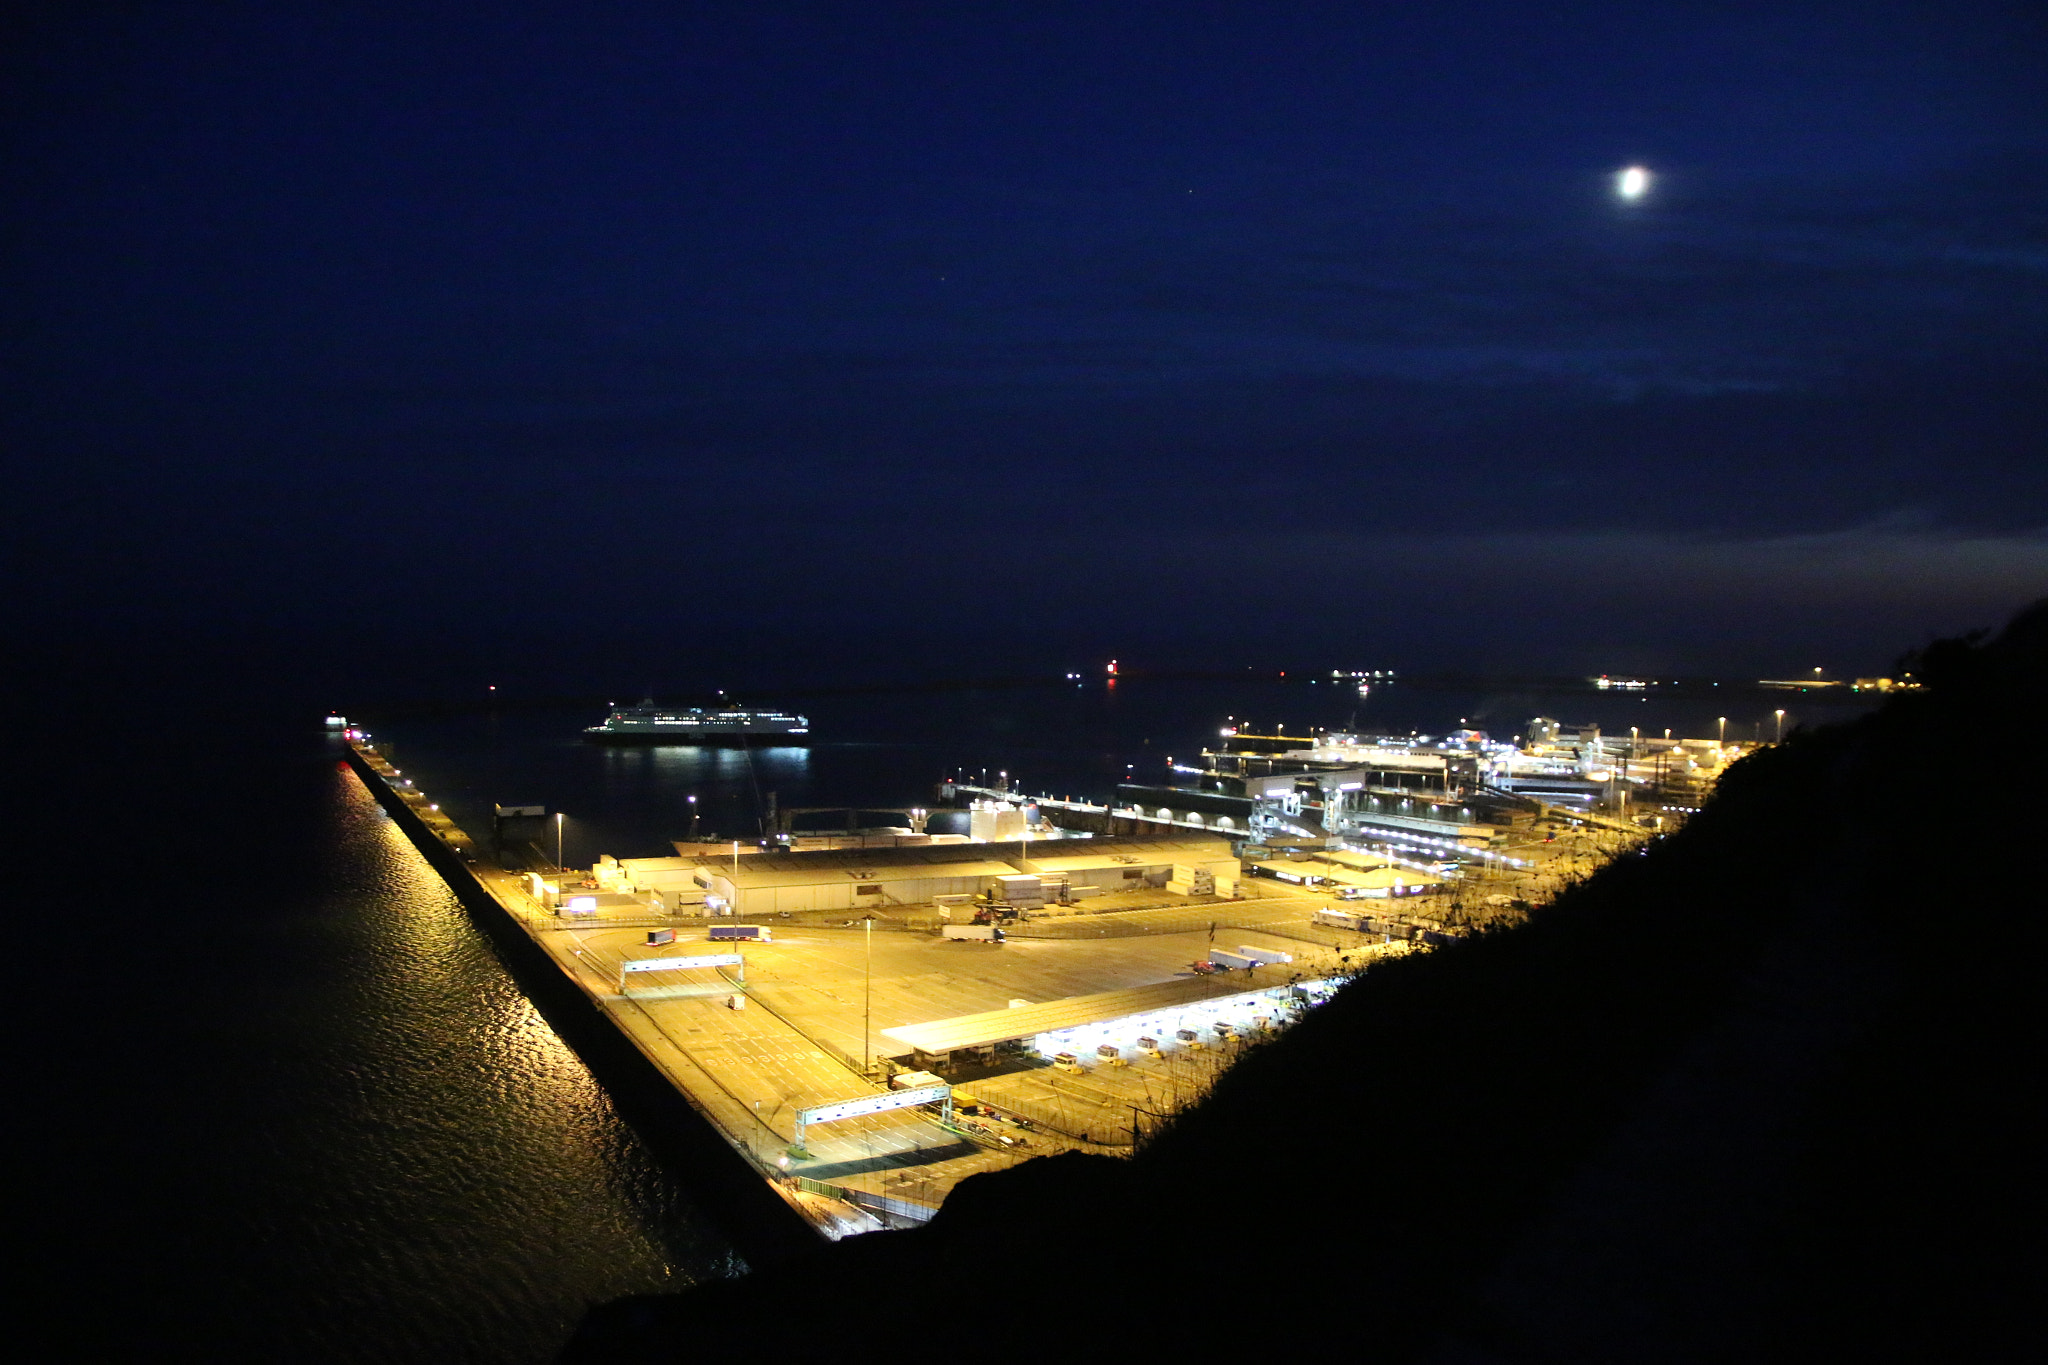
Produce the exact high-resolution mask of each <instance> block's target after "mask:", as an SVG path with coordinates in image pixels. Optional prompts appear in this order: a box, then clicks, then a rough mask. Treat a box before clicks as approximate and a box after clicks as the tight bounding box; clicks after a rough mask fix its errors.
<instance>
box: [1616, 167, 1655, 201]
mask: <svg viewBox="0 0 2048 1365" xmlns="http://www.w3.org/2000/svg"><path fill="white" fill-rule="evenodd" d="M1614 188H1615V191H1616V193H1618V194H1620V195H1621V197H1622V198H1624V199H1640V198H1642V197H1643V194H1644V192H1645V191H1647V190H1648V189H1649V188H1650V173H1649V172H1648V171H1646V170H1644V169H1643V168H1642V167H1641V166H1631V167H1629V168H1628V169H1627V170H1625V171H1623V172H1622V173H1621V174H1620V175H1617V176H1616V177H1615V178H1614Z"/></svg>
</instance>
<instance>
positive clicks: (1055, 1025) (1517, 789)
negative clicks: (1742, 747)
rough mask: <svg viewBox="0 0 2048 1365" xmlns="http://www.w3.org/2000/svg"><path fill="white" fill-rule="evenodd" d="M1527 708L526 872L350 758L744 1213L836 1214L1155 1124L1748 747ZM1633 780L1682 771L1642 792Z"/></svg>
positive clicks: (949, 792)
mask: <svg viewBox="0 0 2048 1365" xmlns="http://www.w3.org/2000/svg"><path fill="white" fill-rule="evenodd" d="M1531 730H1532V733H1531V734H1530V735H1529V736H1528V738H1527V741H1526V742H1524V743H1522V744H1520V745H1518V746H1515V747H1512V748H1510V747H1508V746H1491V747H1489V746H1488V745H1486V744H1485V742H1484V736H1476V737H1475V736H1474V735H1465V736H1462V737H1459V738H1457V739H1456V740H1455V742H1454V743H1452V744H1451V745H1449V746H1446V745H1445V744H1443V743H1437V744H1435V745H1434V746H1433V747H1431V746H1429V745H1426V744H1424V743H1421V742H1416V743H1408V742H1404V741H1391V740H1387V739H1385V737H1379V738H1375V739H1372V740H1364V739H1361V738H1359V737H1355V736H1348V735H1330V734H1318V735H1314V736H1288V735H1280V734H1276V735H1272V736H1261V735H1255V734H1251V733H1249V732H1240V731H1229V732H1226V734H1225V736H1224V737H1225V738H1226V739H1227V740H1229V741H1231V742H1230V743H1229V744H1227V745H1225V746H1224V747H1222V748H1220V749H1217V750H1213V751H1210V750H1205V751H1204V752H1203V756H1202V766H1201V768H1199V769H1194V768H1186V769H1184V771H1187V772H1190V773H1195V774H1198V775H1199V777H1200V779H1201V786H1200V787H1194V788H1189V789H1179V788H1147V787H1140V786H1131V785H1128V784H1127V785H1126V786H1125V787H1124V788H1121V789H1120V790H1119V793H1118V795H1117V796H1116V797H1115V798H1112V799H1111V800H1108V801H1106V802H1102V803H1099V804H1098V803H1091V802H1088V801H1085V800H1074V799H1071V798H1065V799H1061V798H1054V797H1050V796H1042V797H1026V796H1025V795H1023V794H1022V793H1019V792H1015V791H1011V790H1009V789H1008V788H1007V787H1004V786H998V787H979V786H972V785H969V784H966V783H964V782H961V783H951V784H947V785H946V786H945V787H944V788H942V790H941V793H940V795H941V798H942V799H946V800H953V801H963V802H970V803H972V815H973V821H972V825H973V828H974V830H975V832H976V833H975V836H973V837H969V836H960V835H927V834H925V833H923V831H922V828H921V826H920V827H919V828H916V829H915V830H914V831H912V832H908V833H904V832H898V833H897V834H892V835H889V836H888V837H879V836H874V837H869V836H860V835H857V834H856V836H854V837H848V838H822V839H819V838H811V839H800V840H797V841H795V843H794V845H793V846H791V847H784V848H781V849H773V850H769V851H753V850H747V851H742V849H741V848H740V847H739V846H737V845H735V846H732V848H731V851H730V852H729V853H728V852H726V851H724V850H723V848H722V847H720V846H706V845H694V844H684V843H678V844H677V845H676V856H674V857H664V858H626V859H618V858H612V857H610V856H605V857H602V858H600V859H599V860H598V862H597V864H596V865H595V866H593V867H591V868H588V869H576V870H570V869H561V868H557V867H553V866H549V867H547V868H546V869H545V870H524V871H515V870H512V869H511V868H508V867H506V866H504V865H501V863H500V861H498V860H497V859H496V858H495V857H494V856H493V854H492V852H491V851H490V850H489V849H487V848H485V847H484V846H482V845H480V844H478V843H477V842H476V841H475V840H473V839H472V838H471V837H470V836H469V835H468V834H467V833H466V832H465V831H463V830H461V829H459V828H458V827H456V825H455V824H454V823H453V822H452V821H451V820H450V819H449V818H448V817H447V815H446V813H445V812H443V811H441V810H440V809H439V807H438V805H437V804H436V803H435V802H433V801H432V800H430V799H429V798H428V797H427V796H426V795H425V794H424V793H421V792H419V791H418V790H417V789H415V788H414V787H413V785H412V783H411V781H410V779H408V778H406V776H405V775H404V774H403V773H402V772H400V771H399V770H398V769H396V768H394V767H393V766H392V765H391V764H390V763H389V762H388V761H387V759H386V758H385V757H384V756H383V755H381V754H379V753H378V752H377V750H376V749H375V748H374V747H373V746H372V745H371V744H370V743H369V742H368V739H367V737H366V736H363V735H361V734H359V733H358V732H356V731H353V730H350V731H347V732H346V733H347V736H348V762H349V765H350V766H351V767H352V768H353V770H354V771H355V772H356V773H357V775H358V776H359V777H361V779H362V780H363V781H364V782H365V783H366V784H367V785H368V786H369V787H370V788H371V790H372V791H373V793H374V794H375V795H376V796H377V798H378V800H379V801H380V802H381V803H382V804H383V805H384V807H385V808H386V809H387V810H388V811H390V812H391V813H392V815H393V816H394V817H395V818H397V819H398V820H399V821H400V823H401V824H402V825H403V826H404V827H405V828H406V831H407V833H408V834H409V835H410V836H411V837H412V838H413V841H414V842H415V844H417V845H418V846H419V847H420V848H421V850H422V851H423V852H424V853H426V854H427V856H428V857H429V859H430V860H431V861H433V862H434V863H435V865H436V867H437V868H439V869H440V870H441V872H442V873H443V874H444V875H445V876H446V877H447V878H448V880H449V882H450V885H451V886H453V887H454V888H455V890H456V891H457V893H458V895H461V896H462V897H463V899H464V901H465V903H467V904H469V905H470V906H471V908H472V910H473V911H475V912H477V913H478V915H479V919H480V922H482V923H483V924H484V925H485V927H486V928H487V929H490V930H492V931H493V932H494V936H495V937H496V938H497V939H498V941H499V943H500V945H501V949H504V950H506V952H507V956H508V958H510V959H517V961H515V965H516V966H522V965H523V968H524V970H523V971H522V977H523V979H524V982H525V984H526V986H527V989H528V991H529V993H530V994H533V995H534V996H535V998H536V1000H537V1001H539V1002H541V1003H542V1004H543V1007H544V1008H546V1007H548V1005H549V1001H548V1000H547V999H545V998H544V996H545V995H546V992H545V991H544V990H543V989H541V987H543V986H547V985H549V984H550V983H552V987H553V988H554V999H553V1005H554V1008H551V1009H550V1018H551V1019H555V1018H556V1016H557V1015H558V1014H566V1015H567V1016H568V1017H570V1018H571V1019H572V1020H574V1019H583V1020H586V1021H587V1022H589V1023H590V1024H591V1025H592V1027H590V1028H586V1029H585V1030H584V1031H583V1033H582V1034H581V1036H580V1037H572V1036H571V1030H570V1029H567V1028H563V1024H562V1022H561V1021H560V1020H557V1027H558V1028H563V1031H564V1036H565V1037H570V1040H571V1041H572V1043H573V1044H574V1045H576V1046H577V1047H578V1050H579V1051H581V1052H583V1053H584V1055H585V1057H586V1060H588V1061H590V1063H591V1065H592V1069H593V1070H594V1071H596V1072H597V1073H598V1074H599V1076H600V1077H601V1078H602V1079H603V1080H605V1082H606V1084H607V1085H608V1086H611V1087H613V1088H614V1089H615V1090H618V1089H620V1088H621V1087H622V1085H623V1084H624V1083H625V1082H624V1081H622V1076H624V1075H625V1073H631V1076H630V1077H629V1078H627V1079H629V1080H634V1079H636V1080H637V1083H640V1084H641V1086H642V1088H643V1090H644V1089H646V1088H647V1086H648V1085H652V1086H654V1087H655V1088H657V1089H658V1090H660V1091H661V1092H663V1093H664V1094H666V1095H667V1096H668V1097H669V1098H670V1099H671V1101H673V1100H675V1099H678V1098H679V1099H680V1100H681V1101H683V1102H684V1103H685V1104H686V1105H687V1110H681V1109H675V1110H673V1111H672V1112H671V1114H670V1115H669V1117H668V1118H667V1119H662V1120H657V1121H655V1122H656V1123H657V1125H658V1126H661V1127H664V1128H667V1129H673V1128H675V1126H676V1125H677V1124H678V1123H680V1124H681V1125H683V1126H684V1127H686V1128H688V1129H690V1130H692V1131H694V1132H696V1133H697V1135H698V1136H699V1137H703V1136H705V1135H710V1136H711V1137H713V1138H714V1140H715V1142H716V1144H717V1146H718V1149H719V1154H720V1158H719V1160H717V1161H711V1160H709V1159H708V1158H707V1156H706V1152H707V1151H708V1149H705V1148H703V1147H701V1146H700V1147H699V1148H698V1149H697V1151H696V1154H695V1156H693V1157H689V1158H688V1159H687V1160H685V1161H684V1162H683V1163H682V1164H685V1165H687V1166H688V1167H690V1168H691V1169H692V1171H693V1173H694V1174H696V1175H697V1176H699V1177H700V1183H702V1182H723V1183H722V1185H721V1186H720V1188H723V1189H726V1190H727V1191H728V1192H729V1191H730V1190H731V1189H732V1188H733V1187H735V1186H746V1187H750V1188H752V1189H754V1190H755V1191H756V1192H757V1197H756V1198H755V1200H754V1201H753V1203H752V1205H751V1208H752V1212H751V1213H749V1212H747V1211H745V1210H741V1211H739V1212H737V1213H736V1212H734V1211H733V1210H731V1209H728V1210H727V1221H728V1222H730V1221H732V1220H733V1219H734V1218H736V1217H737V1218H741V1219H745V1218H749V1217H751V1218H754V1219H755V1220H756V1221H759V1220H760V1219H762V1218H764V1217H765V1218H767V1219H768V1221H770V1222H776V1221H779V1222H780V1223H781V1224H783V1225H784V1226H785V1227H786V1228H791V1229H798V1230H801V1232H802V1235H803V1236H804V1237H808V1238H810V1239H811V1240H815V1237H816V1235H824V1236H829V1237H838V1236H843V1235H846V1234H848V1233H854V1232H862V1231H868V1230H872V1229H876V1228H881V1227H890V1226H905V1225H914V1224H916V1223H919V1222H922V1221H925V1220H927V1219H929V1218H930V1217H931V1216H932V1214H933V1213H934V1212H935V1211H936V1210H937V1208H938V1206H939V1205H940V1204H941V1203H942V1202H943V1201H944V1199H945V1198H946V1196H947V1194H948V1193H949V1192H950V1191H951V1190H952V1188H953V1187H954V1186H955V1185H956V1184H957V1183H958V1182H959V1181H961V1180H963V1179H965V1178H966V1177H968V1176H970V1175H974V1174H976V1173H979V1172H983V1171H989V1170H996V1169H1001V1168H1003V1167H1006V1166H1009V1165H1011V1164H1014V1163H1015V1162H1017V1161H1020V1160H1025V1159H1029V1158H1031V1157H1036V1156H1042V1155H1049V1154H1053V1153H1058V1152H1063V1151H1084V1152H1094V1153H1103V1154H1109V1155H1124V1154H1129V1153H1130V1152H1132V1151H1133V1150H1135V1148H1136V1147H1137V1146H1138V1145H1140V1144H1142V1142H1143V1141H1144V1140H1145V1137H1146V1135H1147V1134H1148V1132H1149V1131H1151V1129H1152V1128H1154V1127H1155V1126H1156V1125H1157V1124H1158V1123H1159V1122H1160V1121H1161V1120H1163V1119H1164V1118H1165V1117H1166V1116H1168V1115H1170V1114H1172V1113H1173V1112H1175V1111H1176V1110H1178V1109H1179V1108H1181V1107H1182V1106H1184V1105H1186V1104H1187V1103H1189V1102H1191V1101H1193V1100H1194V1099H1196V1098H1199V1096H1201V1095H1202V1094H1203V1093H1205V1092H1206V1091H1207V1089H1208V1088H1209V1086H1210V1085H1211V1084H1212V1083H1213V1082H1214V1080H1215V1078H1216V1077H1217V1075H1219V1074H1220V1073H1221V1071H1222V1070H1223V1069H1225V1068H1226V1067H1227V1066H1229V1065H1230V1064H1231V1062H1232V1061H1233V1060H1235V1058H1236V1057H1238V1056H1240V1055H1241V1054H1242V1052H1243V1050H1244V1048H1245V1047H1246V1046H1248V1045H1250V1044H1252V1043H1254V1042H1256V1041H1257V1040H1259V1039H1261V1038H1264V1037H1268V1036H1271V1035H1273V1034H1275V1033H1277V1032H1279V1031H1280V1030H1282V1029H1284V1028H1285V1027H1286V1026H1287V1025H1288V1024H1289V1023H1291V1022H1292V1021H1293V1020H1294V1019H1296V1018H1298V1017H1299V1016H1300V1014H1301V1013H1302V1012H1303V1011H1305V1010H1306V1009H1308V1008H1311V1007H1312V1006H1313V1005H1314V1004H1315V1003H1317V1002H1318V1001H1320V1000H1321V999H1323V998H1324V997H1325V996H1326V995H1327V994H1328V992H1329V991H1330V990H1331V989H1334V987H1335V985H1336V984H1337V983H1339V982H1341V980H1342V979H1344V978H1345V977H1346V976H1348V975H1349V974H1351V973H1353V972H1356V971H1358V970H1362V969H1364V968H1365V967H1366V966H1368V965H1369V964H1370V962H1371V961H1373V960H1374V959H1375V958H1376V957H1379V956H1383V955H1387V954H1398V953H1403V952H1407V951H1411V950H1412V949H1413V948H1416V947H1426V946H1428V945H1430V944H1435V943H1441V942H1446V941H1449V940H1450V939H1451V938H1454V937H1455V936H1456V935H1457V934H1459V933H1461V932H1466V931H1468V930H1469V929H1470V928H1471V927H1472V926H1473V925H1476V924H1481V923H1484V922H1486V921H1488V920H1490V919H1493V918H1498V917H1511V916H1515V915H1519V914H1520V913H1521V912H1522V911H1523V910H1524V909H1526V907H1527V906H1528V905H1529V904H1530V903H1531V902H1532V901H1534V900H1537V899H1540V898H1541V897H1542V896H1544V895H1546V894H1548V893H1549V892H1550V891H1551V890H1553V889H1554V888H1555V887H1556V886H1558V885H1560V884H1561V883H1562V882H1564V881H1566V880H1569V879H1570V878H1572V877H1575V876H1578V875H1583V874H1584V873H1585V872H1587V871H1590V870H1591V869H1592V867H1593V866H1595V865H1597V863H1598V862H1600V861H1603V860H1604V859H1605V858H1607V857H1610V856H1612V855H1613V854H1614V853H1616V852H1618V851H1620V850H1621V849H1623V848H1626V847H1630V846H1632V845H1633V844H1634V843H1636V842H1638V841H1640V840H1641V839H1642V838H1645V837H1651V836H1652V834H1653V833H1654V832H1655V831H1656V830H1657V829H1660V828H1661V827H1663V825H1664V823H1665V818H1664V815H1663V814H1662V813H1661V812H1662V811H1666V810H1671V809H1673V807H1672V805H1671V804H1670V801H1669V799H1668V798H1670V797H1671V794H1672V793H1673V792H1697V791H1701V790H1704V788H1705V784H1708V783H1710V782H1711V780H1712V779H1713V777H1715V776H1717V775H1718V773H1719V771H1720V769H1721V767H1722V766H1723V765H1724V764H1725V763H1726V761H1727V760H1728V759H1729V758H1731V757H1733V756H1734V754H1735V753H1737V752H1738V751H1739V748H1738V746H1732V745H1724V744H1722V743H1721V742H1720V740H1719V738H1718V737H1717V739H1716V741H1715V742H1714V743H1712V744H1707V743H1705V742H1703V741H1700V742H1695V741H1685V740H1678V741H1674V740H1671V739H1670V738H1669V737H1668V736H1666V737H1664V738H1663V739H1661V740H1649V739H1645V738H1644V737H1642V736H1639V735H1636V734H1633V733H1632V734H1631V735H1630V736H1629V738H1628V740H1626V741H1619V740H1615V739H1612V738H1602V737H1601V736H1599V735H1598V733H1597V732H1586V733H1582V734H1579V735H1577V736H1569V735H1566V734H1563V733H1561V732H1560V730H1559V728H1558V727H1556V726H1555V724H1554V723H1552V722H1545V721H1542V720H1540V719H1539V720H1538V721H1537V722H1533V723H1532V726H1531ZM1517 738H1518V740H1519V739H1520V738H1521V737H1519V736H1518V737H1517ZM1621 784H1634V785H1635V786H1636V787H1638V788H1639V789H1640V791H1641V793H1642V795H1643V796H1644V797H1649V796H1650V795H1651V794H1652V793H1657V794H1661V796H1663V797H1664V798H1667V799H1666V801H1665V803H1664V804H1663V805H1661V806H1660V805H1657V804H1655V803H1654V802H1650V801H1638V802H1637V803H1636V804H1635V805H1631V804H1630V802H1629V798H1628V797H1627V796H1626V795H1622V796H1620V797H1619V798H1618V799H1616V798H1615V797H1614V795H1613V793H1614V792H1615V790H1616V789H1617V787H1618V786H1620V785H1621ZM1674 784H1677V785H1674ZM1603 788H1604V789H1605V790H1606V792H1607V793H1608V796H1607V799H1606V800H1605V801H1602V800H1599V799H1597V798H1599V797H1600V796H1601V790H1602V789H1603ZM1697 799H1698V798H1697V797H1696V796H1687V797H1684V798H1683V800H1684V801H1686V802H1690V801H1694V800H1697ZM1646 805H1647V806H1648V813H1646V812H1645V806H1646ZM1679 809H1681V810H1682V809H1683V807H1682V806H1681V807H1680V808H1679ZM1631 812H1633V813H1631ZM926 813H927V812H924V811H922V810H906V811H905V812H904V814H905V815H906V817H907V818H909V819H911V820H912V821H914V822H917V821H921V819H922V817H923V816H924V815H925V814H926ZM499 815H500V816H501V817H504V818H507V819H528V820H533V819H536V818H542V819H544V818H545V817H544V814H543V813H542V812H539V811H538V810H537V809H536V808H504V809H501V810H500V811H499ZM1675 818H1682V814H1680V815H1678V816H1676V817H1675ZM1055 826H1057V828H1056V827H1055ZM1070 831H1085V832H1086V834H1087V836H1088V837H1081V838H1071V837H1062V836H1063V835H1065V834H1066V833H1068V832H1070ZM871 833H872V832H871ZM495 846H496V845H495V843H494V845H493V847H495ZM558 856H559V855H558ZM508 945H509V947H508ZM564 990H566V991H567V992H568V993H567V994H564V993H563V992H564ZM621 1044H624V1045H625V1047H624V1048H623V1049H622V1048H621V1046H620V1045H621ZM606 1054H609V1055H610V1056H611V1061H610V1062H609V1063H607V1062H605V1060H604V1056H605V1055H606ZM636 1122H638V1123H639V1124H640V1125H641V1126H642V1127H643V1128H645V1127H646V1126H647V1125H648V1123H649V1122H650V1120H648V1119H646V1118H645V1117H642V1118H641V1119H638V1120H636ZM714 1168H716V1169H714ZM760 1196H766V1197H760ZM742 1202H744V1201H742ZM771 1210H772V1212H764V1211H771Z"/></svg>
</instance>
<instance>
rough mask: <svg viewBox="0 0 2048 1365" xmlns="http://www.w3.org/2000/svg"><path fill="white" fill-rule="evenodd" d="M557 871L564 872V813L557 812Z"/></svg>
mask: <svg viewBox="0 0 2048 1365" xmlns="http://www.w3.org/2000/svg"><path fill="white" fill-rule="evenodd" d="M555 870H556V871H557V872H559V871H561V870H562V812H560V811H556V812H555Z"/></svg>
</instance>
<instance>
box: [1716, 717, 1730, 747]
mask: <svg viewBox="0 0 2048 1365" xmlns="http://www.w3.org/2000/svg"><path fill="white" fill-rule="evenodd" d="M1714 724H1716V725H1718V726H1720V727H1721V728H1720V731H1719V732H1718V733H1717V734H1716V735H1715V736H1714V745H1715V747H1716V748H1726V747H1727V744H1728V717H1726V716H1720V717H1717V718H1716V719H1715V721H1714Z"/></svg>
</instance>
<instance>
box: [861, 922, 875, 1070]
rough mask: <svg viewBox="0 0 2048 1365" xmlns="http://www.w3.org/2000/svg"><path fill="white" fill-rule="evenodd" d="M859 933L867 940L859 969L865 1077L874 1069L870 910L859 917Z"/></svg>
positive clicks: (872, 951)
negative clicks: (862, 963)
mask: <svg viewBox="0 0 2048 1365" xmlns="http://www.w3.org/2000/svg"><path fill="white" fill-rule="evenodd" d="M860 927H861V932H862V934H863V935H864V936H865V937H866V939H867V962H866V965H865V966H864V967H863V968H862V969H861V980H860V1074H861V1075H863V1076H865V1075H867V1074H868V1073H869V1072H870V1071H872V1070H873V1069H874V1057H873V1055H872V1054H871V1051H870V1048H871V1039H872V1038H873V1034H872V1033H871V1031H870V1024H871V1021H872V1020H873V1018H874V1003H875V915H874V912H873V911H872V910H871V911H869V912H868V913H867V914H865V915H863V916H861V924H860Z"/></svg>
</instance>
